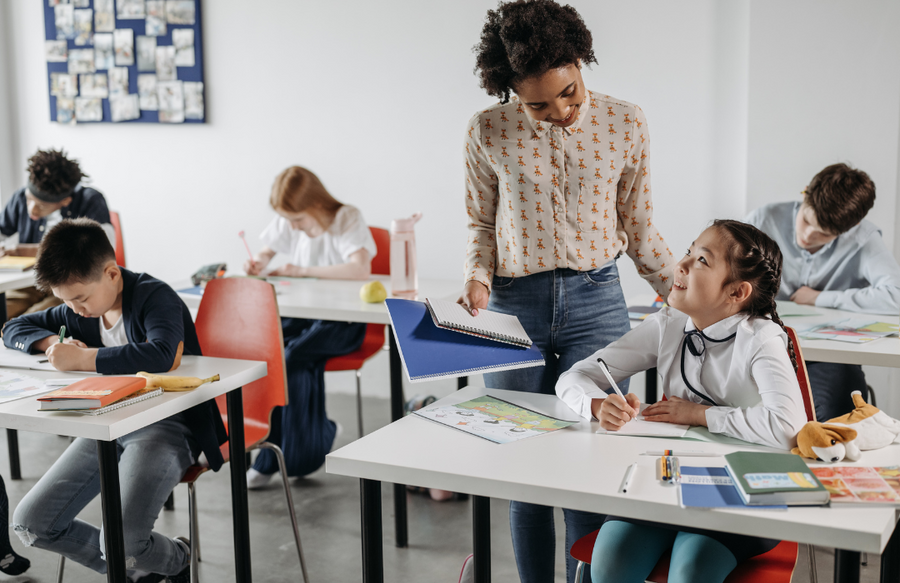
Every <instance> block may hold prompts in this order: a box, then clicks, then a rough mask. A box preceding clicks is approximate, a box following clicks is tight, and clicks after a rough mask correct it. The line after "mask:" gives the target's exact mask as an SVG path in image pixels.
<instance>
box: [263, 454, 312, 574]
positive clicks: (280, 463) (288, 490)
mask: <svg viewBox="0 0 900 583" xmlns="http://www.w3.org/2000/svg"><path fill="white" fill-rule="evenodd" d="M259 447H260V448H265V449H271V450H272V451H274V452H275V457H276V458H278V469H279V471H280V472H281V478H282V480H283V482H284V497H285V499H286V501H287V507H288V513H289V514H290V516H291V526H292V527H293V528H294V541H295V542H296V543H297V555H298V556H299V557H300V570H301V571H302V572H303V581H304V583H309V574H308V573H307V572H306V560H305V559H304V558H303V547H302V546H301V544H300V527H299V526H298V525H297V514H296V512H295V511H294V498H293V496H291V486H290V483H289V482H288V474H287V465H286V464H285V463H284V453H283V452H282V451H281V448H280V447H278V446H277V445H275V444H273V443H269V442H267V441H264V442H262V443H260V444H259Z"/></svg>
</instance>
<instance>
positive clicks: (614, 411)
mask: <svg viewBox="0 0 900 583" xmlns="http://www.w3.org/2000/svg"><path fill="white" fill-rule="evenodd" d="M591 409H592V410H593V411H592V412H593V414H594V417H596V418H597V419H598V420H599V421H600V427H602V428H603V429H605V430H607V431H618V430H619V429H621V428H622V426H623V425H625V424H626V423H628V422H629V421H631V420H632V419H634V418H635V417H637V416H638V414H639V413H640V412H641V400H640V399H638V398H637V395H635V394H633V393H628V394H627V395H625V397H624V398H622V397H620V396H619V395H610V396H608V397H606V398H605V399H594V401H593V404H592V406H591Z"/></svg>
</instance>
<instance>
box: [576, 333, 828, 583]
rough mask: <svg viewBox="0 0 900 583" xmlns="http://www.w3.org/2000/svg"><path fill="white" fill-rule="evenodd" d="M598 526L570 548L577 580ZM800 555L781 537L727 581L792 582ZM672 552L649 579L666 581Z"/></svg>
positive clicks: (805, 388) (811, 415)
mask: <svg viewBox="0 0 900 583" xmlns="http://www.w3.org/2000/svg"><path fill="white" fill-rule="evenodd" d="M785 329H786V331H787V334H788V337H789V338H790V339H791V341H792V342H793V343H794V353H795V354H796V356H797V381H798V382H799V383H800V391H801V394H802V395H803V407H804V409H805V410H806V418H807V419H808V420H809V421H815V420H816V409H815V407H814V406H813V400H812V389H811V388H810V386H809V373H808V372H807V370H806V361H805V360H804V359H803V352H802V351H801V349H800V342H798V341H797V333H796V332H795V331H794V329H793V328H789V327H785ZM599 532H600V531H599V530H595V531H594V532H592V533H591V534H589V535H587V536H583V537H581V538H580V539H578V540H577V541H576V542H575V544H573V545H572V548H571V550H570V551H569V552H570V554H571V555H572V558H573V559H575V560H576V561H578V570H577V571H576V572H575V583H581V581H582V579H583V577H584V569H585V565H590V564H591V556H592V555H593V553H594V542H595V541H596V540H597V533H599ZM808 548H809V563H810V574H811V578H812V581H813V583H815V581H816V570H815V559H814V556H813V552H814V551H813V547H812V546H809V547H808ZM798 557H799V545H798V544H797V543H795V542H790V541H781V542H780V543H778V546H776V547H775V548H774V549H772V550H771V551H769V552H767V553H763V554H762V555H758V556H756V557H753V558H751V559H748V560H747V561H744V562H743V563H741V564H740V565H738V566H737V567H735V569H734V571H732V572H731V573H730V574H729V575H728V577H726V578H725V583H755V582H756V581H765V582H766V583H790V581H791V577H792V576H793V574H794V569H795V567H796V566H797V559H798ZM670 558H671V553H670V552H667V553H666V554H664V555H663V556H662V557H661V558H660V559H659V562H658V563H656V567H654V568H653V571H652V572H651V573H650V576H649V577H647V581H652V582H653V583H666V581H668V579H669V559H670Z"/></svg>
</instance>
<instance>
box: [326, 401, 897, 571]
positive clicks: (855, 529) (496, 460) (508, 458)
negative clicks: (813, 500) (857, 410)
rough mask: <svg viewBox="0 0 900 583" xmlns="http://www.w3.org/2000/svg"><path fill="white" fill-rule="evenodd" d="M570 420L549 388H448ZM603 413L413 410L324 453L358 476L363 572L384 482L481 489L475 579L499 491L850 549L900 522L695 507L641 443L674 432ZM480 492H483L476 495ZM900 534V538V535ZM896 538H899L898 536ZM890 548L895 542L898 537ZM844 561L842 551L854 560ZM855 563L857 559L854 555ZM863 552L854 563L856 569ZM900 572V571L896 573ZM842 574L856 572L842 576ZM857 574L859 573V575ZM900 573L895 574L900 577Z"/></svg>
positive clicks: (881, 456)
mask: <svg viewBox="0 0 900 583" xmlns="http://www.w3.org/2000/svg"><path fill="white" fill-rule="evenodd" d="M486 393H487V394H493V395H496V396H498V397H501V398H504V399H507V400H509V401H512V402H515V403H519V404H522V405H524V406H527V407H529V408H533V409H536V410H539V411H541V412H543V413H546V414H548V415H552V416H555V417H562V418H568V419H573V420H574V419H577V416H576V415H575V414H574V413H573V412H572V411H571V409H569V408H568V407H567V406H566V405H565V404H564V403H563V402H562V401H560V400H559V399H558V398H556V397H555V396H552V395H534V394H528V393H519V392H513V391H501V390H496V389H483V388H480V387H468V388H465V389H463V390H461V391H458V392H457V393H455V394H453V395H450V396H448V397H446V398H444V399H441V400H440V401H439V402H438V404H451V403H456V402H461V401H466V400H469V399H472V398H474V397H476V396H479V395H483V394H486ZM598 427H599V424H597V423H589V422H586V421H581V422H580V423H579V424H578V425H576V426H573V427H571V428H568V429H565V430H561V431H557V432H555V433H552V434H550V435H545V436H541V437H534V438H530V439H525V440H522V441H520V442H516V443H510V444H506V445H497V444H494V443H491V442H488V441H486V440H483V439H479V438H477V437H474V436H471V435H467V434H465V433H463V432H461V431H454V430H452V429H451V428H448V427H443V426H441V425H439V424H437V423H434V422H431V421H428V420H426V419H422V418H419V417H416V416H414V415H410V416H408V417H406V418H404V419H401V420H400V421H397V422H395V423H392V424H391V425H389V426H387V427H384V428H382V429H379V430H378V431H376V432H374V433H372V434H369V435H367V436H365V437H364V438H362V439H360V440H357V441H355V442H353V443H351V444H349V445H347V446H345V447H343V448H341V449H339V450H338V451H335V452H332V453H331V454H329V455H328V457H327V458H326V466H325V467H326V471H328V472H330V473H334V474H341V475H346V476H353V477H357V478H360V479H361V487H362V498H361V500H362V506H363V508H362V510H363V540H362V544H363V569H364V577H363V580H364V581H367V582H370V581H381V580H382V573H381V565H382V558H381V530H380V524H381V517H380V514H381V507H380V500H381V498H380V482H381V481H388V482H397V481H399V482H404V483H411V484H416V485H420V486H427V487H431V488H440V489H444V490H451V491H454V492H466V493H469V494H473V495H474V496H475V500H474V502H475V504H474V514H475V517H474V518H475V520H474V522H475V529H474V530H475V533H474V534H475V556H476V564H475V570H476V580H477V581H487V580H489V577H490V563H489V561H484V560H481V561H479V560H478V557H479V556H481V557H485V556H487V557H489V556H490V541H489V536H490V527H489V520H490V519H489V514H487V513H486V512H487V510H488V509H489V508H488V504H489V502H488V499H489V498H491V497H495V498H503V499H511V500H520V501H523V502H531V503H535V504H544V505H548V506H559V507H564V508H573V509H576V510H584V511H589V512H598V513H606V514H615V515H617V516H625V517H630V518H639V519H644V520H653V521H657V522H667V523H671V524H682V525H685V526H693V527H698V528H707V529H712V530H719V531H726V532H734V533H739V534H745V535H752V536H762V537H768V538H772V537H775V538H781V539H784V540H793V541H797V542H801V543H807V544H815V545H822V546H830V547H838V548H840V549H842V550H844V551H851V552H860V551H863V552H869V553H881V552H883V551H884V550H885V548H886V546H887V545H888V542H889V540H891V535H892V533H893V532H894V526H895V524H896V521H897V519H896V512H895V510H894V509H893V508H888V507H881V508H829V509H823V508H790V509H789V510H788V511H786V512H784V511H778V512H774V511H760V510H722V511H720V510H715V511H711V510H697V509H684V508H680V507H679V506H678V503H677V497H676V491H675V488H673V487H667V486H663V485H661V484H660V483H659V482H657V480H656V479H655V470H654V468H653V462H654V460H655V458H653V457H650V456H641V455H639V454H640V453H641V452H644V451H648V450H659V449H664V448H665V447H672V441H671V440H667V441H665V442H663V443H660V441H659V440H656V439H649V438H640V437H618V436H607V435H597V434H594V433H593V431H594V430H596V429H597V428H598ZM691 443H692V445H691V448H692V449H703V450H707V451H714V452H721V453H723V454H725V453H729V452H731V451H735V450H736V449H743V450H760V451H766V448H763V447H759V446H753V445H750V444H747V446H746V447H740V448H736V447H735V446H731V445H725V444H715V443H702V444H701V443H699V442H691ZM634 461H637V462H638V464H639V466H638V470H637V473H636V475H635V479H634V482H633V484H634V486H633V489H632V491H630V492H629V493H628V494H627V495H626V494H619V493H618V487H619V485H620V483H621V480H622V477H623V476H624V473H625V470H626V469H627V467H628V466H629V465H630V464H631V463H632V462H634ZM682 463H683V464H685V465H707V464H709V465H723V463H724V462H723V461H722V460H721V459H717V458H682ZM864 463H865V464H866V465H878V464H897V463H900V445H893V446H890V447H888V448H885V449H883V450H879V451H877V452H867V453H866V455H865V457H864ZM479 498H480V500H479ZM898 538H900V537H898ZM891 542H892V545H893V544H896V541H893V540H891ZM892 548H893V546H892ZM846 564H847V561H845V568H846ZM851 564H852V561H851ZM858 565H859V563H858V559H857V562H856V570H857V573H856V575H857V577H858ZM894 575H896V574H894ZM836 580H838V581H845V580H853V579H852V576H851V578H850V579H845V578H843V577H840V578H837V579H836ZM857 580H858V579H857ZM894 580H896V579H894Z"/></svg>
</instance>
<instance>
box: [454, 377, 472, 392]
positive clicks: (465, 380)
mask: <svg viewBox="0 0 900 583" xmlns="http://www.w3.org/2000/svg"><path fill="white" fill-rule="evenodd" d="M468 386H469V377H458V378H457V379H456V390H457V391H459V390H460V389H465V388H466V387H468Z"/></svg>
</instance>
